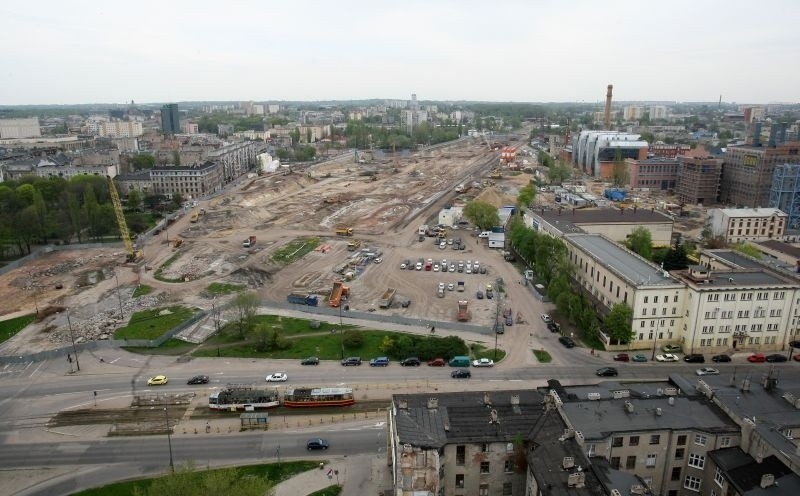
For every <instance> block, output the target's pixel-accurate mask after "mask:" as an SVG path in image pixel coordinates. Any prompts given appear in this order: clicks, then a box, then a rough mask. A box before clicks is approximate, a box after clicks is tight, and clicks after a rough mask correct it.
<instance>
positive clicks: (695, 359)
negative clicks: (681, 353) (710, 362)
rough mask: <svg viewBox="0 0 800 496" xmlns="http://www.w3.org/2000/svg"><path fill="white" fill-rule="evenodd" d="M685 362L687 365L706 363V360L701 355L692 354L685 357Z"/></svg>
mask: <svg viewBox="0 0 800 496" xmlns="http://www.w3.org/2000/svg"><path fill="white" fill-rule="evenodd" d="M683 361H684V362H687V363H705V361H706V359H705V357H704V356H703V355H701V354H700V353H690V354H689V355H686V356H685V357H683Z"/></svg>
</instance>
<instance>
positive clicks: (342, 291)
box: [328, 281, 350, 307]
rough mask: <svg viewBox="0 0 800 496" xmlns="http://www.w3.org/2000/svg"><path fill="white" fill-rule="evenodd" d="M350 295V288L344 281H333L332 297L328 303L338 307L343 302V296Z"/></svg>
mask: <svg viewBox="0 0 800 496" xmlns="http://www.w3.org/2000/svg"><path fill="white" fill-rule="evenodd" d="M349 296H350V288H349V287H347V286H345V285H344V283H342V281H336V282H334V283H333V291H331V297H330V299H329V300H328V304H329V305H330V306H332V307H338V306H339V305H341V303H342V298H345V297H349Z"/></svg>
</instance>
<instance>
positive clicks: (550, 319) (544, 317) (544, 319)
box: [542, 313, 553, 324]
mask: <svg viewBox="0 0 800 496" xmlns="http://www.w3.org/2000/svg"><path fill="white" fill-rule="evenodd" d="M542 320H543V321H544V323H545V324H549V323H550V322H552V321H553V319H552V318H551V317H550V316H549V315H547V314H546V313H543V314H542Z"/></svg>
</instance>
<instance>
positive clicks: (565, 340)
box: [558, 336, 575, 348]
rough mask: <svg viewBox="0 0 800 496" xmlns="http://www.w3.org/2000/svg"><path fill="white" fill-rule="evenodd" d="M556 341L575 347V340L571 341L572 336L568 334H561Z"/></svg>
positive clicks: (568, 346)
mask: <svg viewBox="0 0 800 496" xmlns="http://www.w3.org/2000/svg"><path fill="white" fill-rule="evenodd" d="M558 342H559V343H561V344H563V345H564V346H566V347H567V348H574V347H575V341H573V340H572V338H571V337H569V336H561V337H560V338H558Z"/></svg>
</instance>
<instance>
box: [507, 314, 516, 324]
mask: <svg viewBox="0 0 800 496" xmlns="http://www.w3.org/2000/svg"><path fill="white" fill-rule="evenodd" d="M506 325H507V326H510V325H514V317H512V316H511V315H506Z"/></svg>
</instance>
